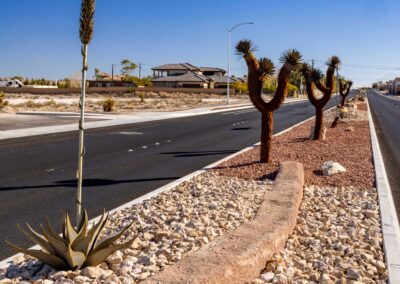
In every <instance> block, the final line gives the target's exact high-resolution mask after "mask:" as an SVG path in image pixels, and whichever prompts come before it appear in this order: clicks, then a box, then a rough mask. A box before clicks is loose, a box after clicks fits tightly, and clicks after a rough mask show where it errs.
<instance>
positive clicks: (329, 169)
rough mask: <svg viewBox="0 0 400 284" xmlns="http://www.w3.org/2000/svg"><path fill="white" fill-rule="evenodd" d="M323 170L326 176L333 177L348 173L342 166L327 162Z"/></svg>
mask: <svg viewBox="0 0 400 284" xmlns="http://www.w3.org/2000/svg"><path fill="white" fill-rule="evenodd" d="M321 169H322V173H323V175H324V176H331V175H334V174H337V173H342V172H345V171H346V169H345V168H344V167H343V166H342V165H341V164H339V163H337V162H333V161H327V162H325V163H323V165H322V167H321Z"/></svg>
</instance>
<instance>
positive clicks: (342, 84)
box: [339, 80, 353, 107]
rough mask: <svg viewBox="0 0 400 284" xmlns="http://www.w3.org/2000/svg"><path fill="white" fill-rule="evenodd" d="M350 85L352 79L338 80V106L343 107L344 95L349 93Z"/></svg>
mask: <svg viewBox="0 0 400 284" xmlns="http://www.w3.org/2000/svg"><path fill="white" fill-rule="evenodd" d="M352 85H353V82H352V81H345V80H339V92H340V107H344V103H345V101H346V97H347V96H348V95H349V93H350V89H351V86H352Z"/></svg>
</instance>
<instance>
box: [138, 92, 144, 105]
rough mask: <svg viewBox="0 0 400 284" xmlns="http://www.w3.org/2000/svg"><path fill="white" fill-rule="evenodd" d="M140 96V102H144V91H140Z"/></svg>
mask: <svg viewBox="0 0 400 284" xmlns="http://www.w3.org/2000/svg"><path fill="white" fill-rule="evenodd" d="M138 96H139V98H140V102H141V103H144V92H138Z"/></svg>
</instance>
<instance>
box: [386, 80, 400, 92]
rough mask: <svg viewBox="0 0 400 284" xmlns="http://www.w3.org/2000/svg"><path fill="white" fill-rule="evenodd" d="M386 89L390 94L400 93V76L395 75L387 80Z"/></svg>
mask: <svg viewBox="0 0 400 284" xmlns="http://www.w3.org/2000/svg"><path fill="white" fill-rule="evenodd" d="M388 89H389V93H390V94H394V95H398V94H399V93H400V78H399V77H396V78H395V79H394V80H391V81H389V82H388Z"/></svg>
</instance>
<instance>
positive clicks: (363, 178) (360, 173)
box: [213, 119, 375, 188]
mask: <svg viewBox="0 0 400 284" xmlns="http://www.w3.org/2000/svg"><path fill="white" fill-rule="evenodd" d="M331 122H332V121H328V119H326V121H325V126H326V127H327V133H326V140H323V141H313V140H309V139H308V137H309V133H310V128H311V126H313V125H314V121H313V120H311V121H308V122H306V123H304V124H302V125H300V126H298V127H296V128H294V129H293V130H291V131H289V132H286V133H284V134H282V135H280V136H277V137H274V138H273V143H272V144H273V146H272V147H273V148H272V159H273V161H272V163H270V164H262V163H260V162H259V151H260V149H259V147H256V148H254V149H252V150H250V151H247V152H245V153H243V154H241V155H239V156H236V157H235V158H233V159H230V160H228V161H226V162H225V163H223V164H221V165H220V166H218V167H216V168H214V169H213V170H215V171H217V172H218V173H219V174H222V175H227V176H235V177H240V178H243V179H256V180H259V179H264V178H275V175H276V172H277V170H278V167H279V161H298V162H301V163H303V164H304V178H305V185H319V186H344V187H348V186H354V187H356V188H372V187H374V181H375V174H374V167H373V160H372V152H371V151H372V149H371V141H370V133H369V125H368V121H351V122H350V123H339V124H338V125H337V127H336V128H329V126H330V124H331ZM349 126H352V127H353V129H354V131H346V128H348V127H349ZM330 160H331V161H334V162H338V163H340V164H341V165H343V166H344V167H345V168H346V170H347V172H344V173H339V174H335V175H332V176H323V175H322V171H321V166H322V164H323V163H324V162H326V161H330Z"/></svg>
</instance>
